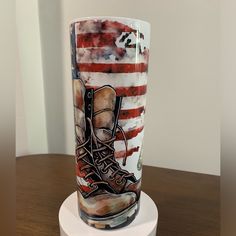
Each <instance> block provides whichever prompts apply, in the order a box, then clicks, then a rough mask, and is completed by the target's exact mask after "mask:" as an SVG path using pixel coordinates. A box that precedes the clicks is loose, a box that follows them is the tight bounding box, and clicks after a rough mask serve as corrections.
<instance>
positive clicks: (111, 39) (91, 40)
mask: <svg viewBox="0 0 236 236" xmlns="http://www.w3.org/2000/svg"><path fill="white" fill-rule="evenodd" d="M117 37H119V34H117V33H87V34H77V48H89V47H109V46H110V47H116V44H115V42H116V39H117Z"/></svg>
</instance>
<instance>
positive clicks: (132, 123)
mask: <svg viewBox="0 0 236 236" xmlns="http://www.w3.org/2000/svg"><path fill="white" fill-rule="evenodd" d="M119 125H120V126H121V127H122V129H123V130H124V131H125V132H126V131H129V130H133V129H137V128H140V127H142V126H143V125H144V115H141V116H138V117H135V118H132V119H126V120H119Z"/></svg>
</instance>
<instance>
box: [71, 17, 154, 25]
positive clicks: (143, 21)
mask: <svg viewBox="0 0 236 236" xmlns="http://www.w3.org/2000/svg"><path fill="white" fill-rule="evenodd" d="M102 19H104V20H105V19H114V20H127V21H130V22H139V23H141V24H145V25H147V26H148V27H150V23H149V22H148V21H145V20H140V19H136V18H129V17H124V16H85V17H78V18H75V19H73V20H71V21H70V25H71V24H74V23H76V22H80V21H84V20H102Z"/></svg>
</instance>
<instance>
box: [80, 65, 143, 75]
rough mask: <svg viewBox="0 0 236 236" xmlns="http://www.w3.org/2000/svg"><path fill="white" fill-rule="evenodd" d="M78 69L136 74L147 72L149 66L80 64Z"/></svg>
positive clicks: (82, 70)
mask: <svg viewBox="0 0 236 236" xmlns="http://www.w3.org/2000/svg"><path fill="white" fill-rule="evenodd" d="M78 69H79V71H81V72H101V73H135V72H146V71H147V69H148V65H147V64H146V63H136V64H128V63H117V64H105V63H78Z"/></svg>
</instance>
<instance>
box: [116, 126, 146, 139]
mask: <svg viewBox="0 0 236 236" xmlns="http://www.w3.org/2000/svg"><path fill="white" fill-rule="evenodd" d="M143 128H144V126H142V127H139V128H137V129H133V130H129V131H126V132H125V137H126V139H127V140H128V139H132V138H134V137H136V136H137V135H138V134H139V133H140V132H141V131H142V130H143ZM116 140H124V137H123V135H122V133H121V132H120V131H118V132H117V133H116Z"/></svg>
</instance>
